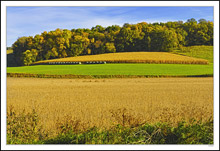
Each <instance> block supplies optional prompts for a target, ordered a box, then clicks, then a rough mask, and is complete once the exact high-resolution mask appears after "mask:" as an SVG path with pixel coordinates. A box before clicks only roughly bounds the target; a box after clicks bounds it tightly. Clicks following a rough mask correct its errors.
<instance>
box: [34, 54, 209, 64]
mask: <svg viewBox="0 0 220 151" xmlns="http://www.w3.org/2000/svg"><path fill="white" fill-rule="evenodd" d="M92 61H106V62H111V63H175V64H208V61H207V60H205V59H198V58H193V57H188V56H182V55H177V54H171V53H167V52H123V53H108V54H99V55H86V56H77V57H68V58H61V59H51V60H45V61H38V62H35V63H33V64H39V63H49V62H92Z"/></svg>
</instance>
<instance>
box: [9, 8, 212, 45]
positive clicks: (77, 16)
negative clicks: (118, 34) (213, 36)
mask: <svg viewBox="0 0 220 151" xmlns="http://www.w3.org/2000/svg"><path fill="white" fill-rule="evenodd" d="M190 18H195V19H196V20H197V21H198V20H199V19H201V18H203V19H206V20H208V21H213V7H7V47H10V46H11V45H12V44H13V43H14V42H15V41H16V40H17V39H18V38H19V37H22V36H35V35H36V34H41V33H42V32H44V31H52V30H55V29H57V28H60V29H69V30H71V29H73V28H75V29H77V28H89V29H91V28H92V27H94V26H96V25H101V26H103V27H107V26H111V25H119V26H123V24H124V23H130V24H136V23H139V22H147V23H154V22H168V21H180V20H181V21H184V22H185V21H187V19H190Z"/></svg>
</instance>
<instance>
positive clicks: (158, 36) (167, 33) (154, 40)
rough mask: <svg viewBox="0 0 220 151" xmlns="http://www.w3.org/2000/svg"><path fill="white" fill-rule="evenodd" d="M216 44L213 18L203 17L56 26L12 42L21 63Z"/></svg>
mask: <svg viewBox="0 0 220 151" xmlns="http://www.w3.org/2000/svg"><path fill="white" fill-rule="evenodd" d="M193 45H213V22H210V21H206V20H205V19H200V20H199V21H198V22H197V21H196V20H195V19H193V18H192V19H188V20H187V22H185V23H183V21H176V22H167V23H153V24H151V23H146V22H141V23H138V24H128V23H125V24H124V25H123V26H122V27H120V26H118V25H112V26H108V27H102V26H100V25H97V26H95V27H92V28H91V29H84V28H83V29H81V28H80V29H72V30H67V29H56V30H55V31H50V32H46V31H44V32H43V33H42V34H41V35H35V36H34V37H32V36H29V37H20V38H18V39H17V41H16V42H15V43H14V44H13V45H12V48H13V53H14V56H15V61H16V62H17V64H18V65H29V64H31V63H33V62H35V61H39V60H47V59H55V58H65V57H73V56H79V55H93V54H103V53H115V52H138V51H172V50H173V49H177V48H181V47H182V46H193Z"/></svg>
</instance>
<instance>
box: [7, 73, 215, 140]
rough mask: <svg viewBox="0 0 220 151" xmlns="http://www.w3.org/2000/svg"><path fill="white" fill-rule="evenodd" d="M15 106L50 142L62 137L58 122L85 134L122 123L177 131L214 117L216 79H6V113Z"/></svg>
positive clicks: (17, 111) (16, 111)
mask: <svg viewBox="0 0 220 151" xmlns="http://www.w3.org/2000/svg"><path fill="white" fill-rule="evenodd" d="M11 106H13V110H14V112H15V113H16V115H22V114H23V110H24V109H25V113H24V114H27V113H30V112H32V110H34V111H35V112H36V113H37V116H38V120H37V122H38V124H39V125H43V127H42V128H40V129H41V130H42V133H47V134H48V137H50V138H51V137H55V136H57V135H58V134H59V133H60V128H58V127H59V125H60V124H59V123H61V126H62V123H66V126H68V125H73V124H74V123H75V124H76V125H77V124H78V128H80V129H81V130H82V131H84V130H87V129H89V128H92V127H97V128H98V129H99V130H102V129H104V130H107V129H111V127H112V126H115V125H118V124H120V125H122V126H126V127H127V126H131V127H136V126H138V125H139V124H146V123H148V124H151V125H155V124H156V123H167V124H169V125H170V126H171V127H176V126H177V125H178V123H180V122H181V121H183V120H184V121H186V122H187V123H191V122H192V120H193V119H195V120H196V121H201V123H204V122H206V121H208V120H209V118H210V117H212V116H213V78H212V77H209V78H131V79H129V78H128V79H45V78H42V79H40V78H7V111H10V110H11V109H10V108H11ZM79 121H80V122H79ZM13 124H14V125H16V124H19V123H16V122H13ZM13 124H12V125H13ZM28 125H30V124H28V122H27V129H29V128H28ZM17 129H19V127H17ZM64 130H65V128H64Z"/></svg>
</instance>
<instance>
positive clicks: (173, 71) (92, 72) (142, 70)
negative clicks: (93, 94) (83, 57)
mask: <svg viewBox="0 0 220 151" xmlns="http://www.w3.org/2000/svg"><path fill="white" fill-rule="evenodd" d="M7 73H10V74H11V75H12V73H17V75H19V74H20V75H21V74H25V75H27V74H36V75H45V77H46V75H48V76H50V75H51V77H53V75H61V76H66V77H68V76H90V77H97V76H99V77H105V76H106V77H111V76H113V77H119V76H120V77H127V76H135V77H138V76H198V75H199V76H203V75H213V64H210V65H180V64H99V65H37V66H23V67H8V68H7ZM10 74H9V75H10Z"/></svg>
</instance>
